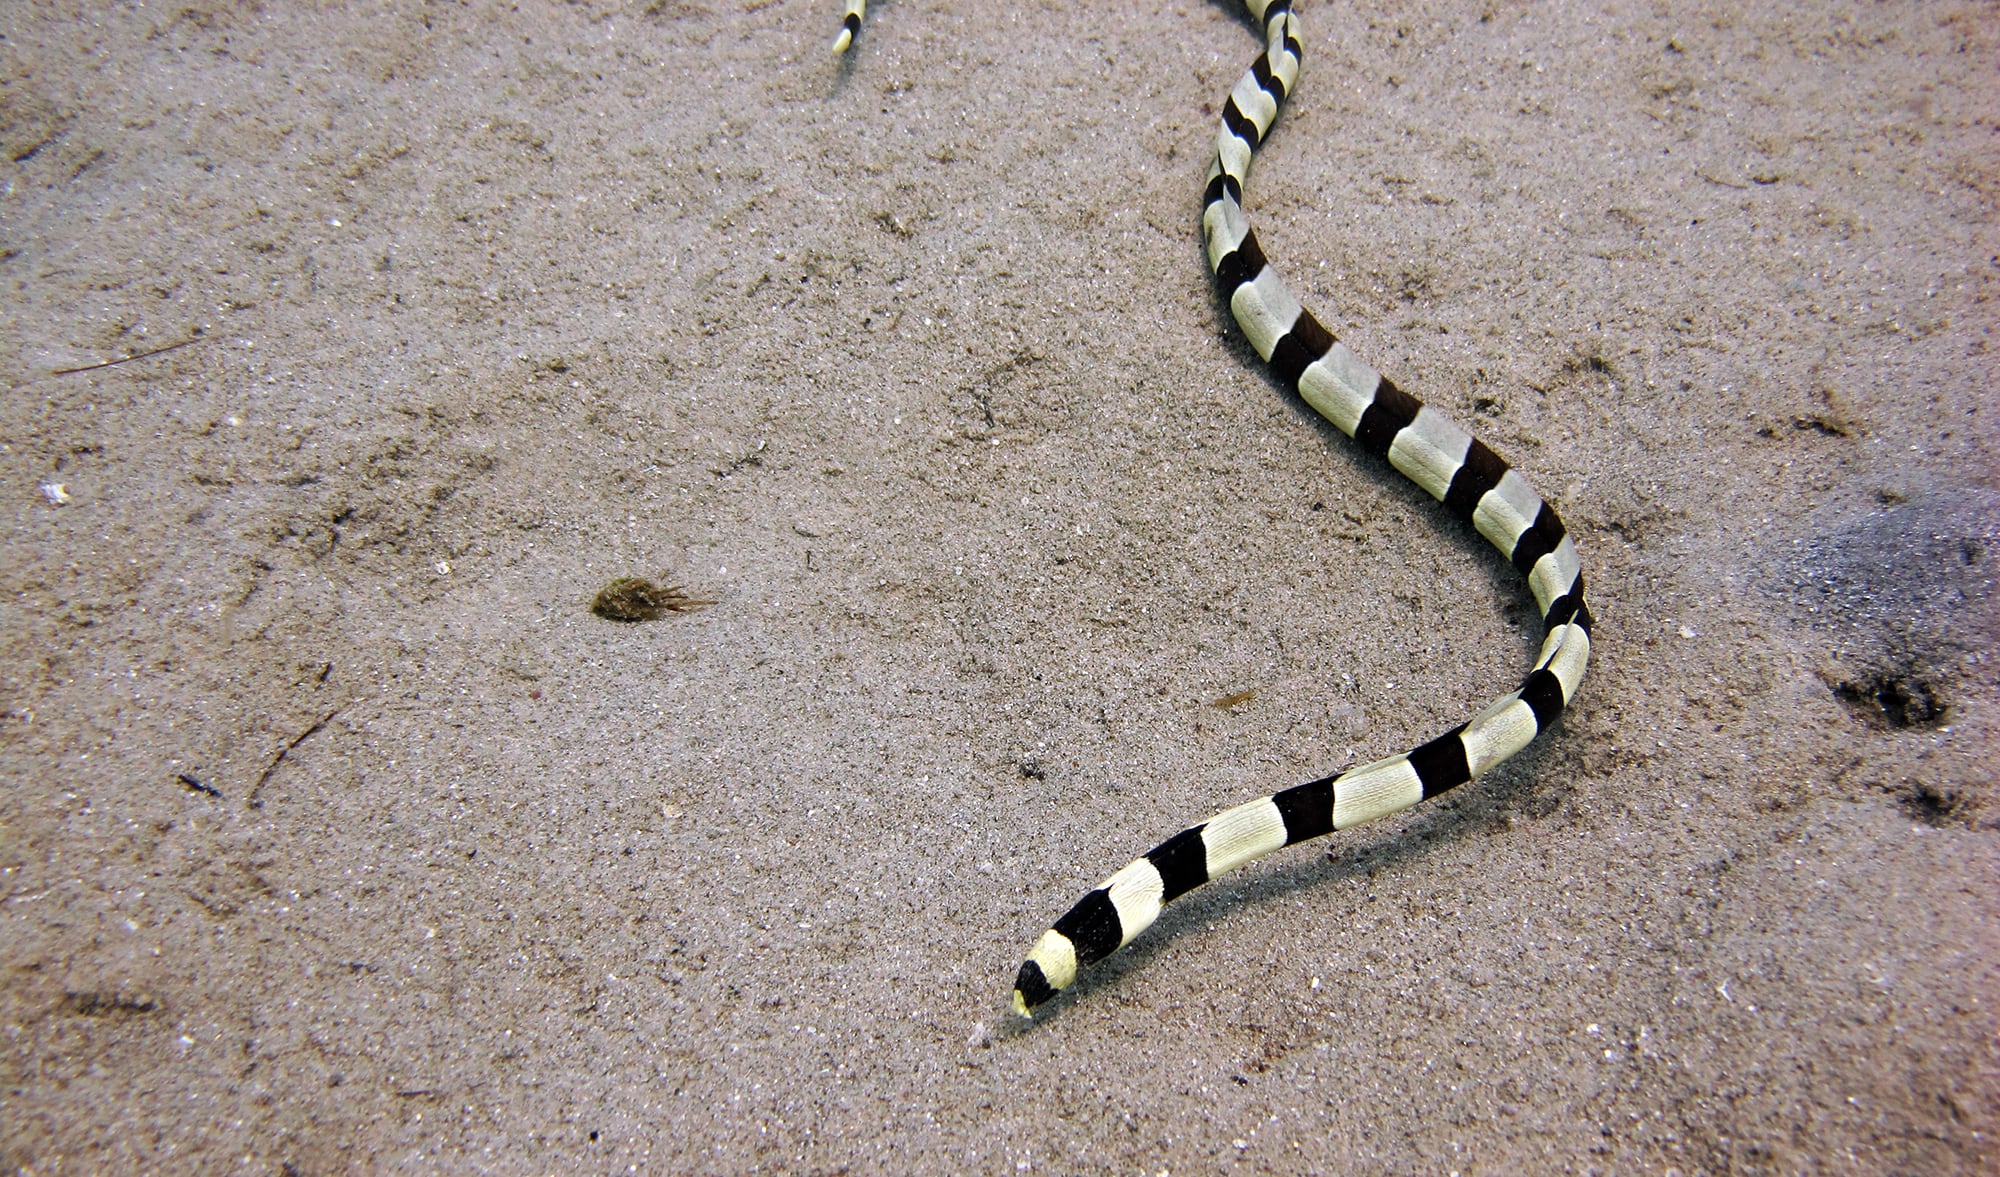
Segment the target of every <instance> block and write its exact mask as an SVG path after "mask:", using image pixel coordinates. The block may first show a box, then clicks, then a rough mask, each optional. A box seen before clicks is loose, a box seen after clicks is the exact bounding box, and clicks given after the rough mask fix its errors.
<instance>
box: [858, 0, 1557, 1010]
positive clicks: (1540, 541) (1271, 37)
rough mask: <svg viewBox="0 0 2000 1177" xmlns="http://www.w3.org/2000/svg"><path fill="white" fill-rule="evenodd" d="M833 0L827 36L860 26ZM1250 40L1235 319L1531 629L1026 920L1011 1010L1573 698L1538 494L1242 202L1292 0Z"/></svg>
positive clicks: (1288, 42) (1280, 63) (1269, 114)
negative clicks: (1515, 663) (1308, 279)
mask: <svg viewBox="0 0 2000 1177" xmlns="http://www.w3.org/2000/svg"><path fill="white" fill-rule="evenodd" d="M866 2H867V0H846V11H845V13H844V14H843V16H842V19H841V30H840V34H839V36H838V37H836V38H835V40H834V44H833V48H834V52H836V53H840V52H844V51H845V50H846V49H847V48H848V46H849V45H851V44H852V43H853V40H854V36H855V34H856V33H857V32H858V31H859V30H860V28H861V17H862V10H863V7H864V6H865V4H866ZM1244 5H1245V7H1247V8H1248V9H1249V10H1250V16H1251V18H1252V19H1253V20H1255V21H1257V22H1258V23H1259V24H1261V25H1262V26H1263V28H1264V35H1265V39H1266V42H1267V43H1266V47H1265V50H1264V52H1263V53H1262V54H1260V55H1259V56H1258V58H1257V60H1256V61H1254V62H1253V63H1251V66H1250V69H1249V72H1247V73H1245V74H1244V75H1243V76H1242V78H1240V79H1238V80H1237V83H1236V85H1235V87H1234V88H1233V89H1232V90H1230V92H1229V100H1228V101H1227V102H1225V103H1224V104H1223V107H1222V129H1221V131H1220V132H1219V133H1218V134H1217V135H1216V137H1215V163H1214V164H1213V166H1211V167H1210V168H1209V172H1208V192H1207V197H1206V200H1205V202H1204V206H1203V209H1202V214H1201V226H1202V238H1203V240H1204V242H1205V243H1206V244H1207V247H1208V261H1209V265H1210V266H1212V267H1213V268H1214V270H1215V280H1216V283H1217V284H1218V286H1219V288H1220V290H1221V292H1222V295H1223V297H1224V298H1226V299H1227V300H1228V302H1229V309H1230V311H1231V312H1232V313H1233V314H1234V315H1235V317H1236V323H1237V325H1238V326H1240V327H1241V328H1242V329H1243V333H1244V334H1245V335H1246V336H1248V337H1249V339H1250V346H1252V347H1254V348H1256V349H1257V354H1258V355H1259V356H1261V357H1263V359H1264V362H1265V363H1266V364H1267V365H1269V367H1270V370H1271V372H1272V374H1273V375H1275V376H1276V377H1277V378H1278V379H1279V380H1280V381H1281V382H1283V384H1284V386H1285V387H1286V388H1289V389H1292V390H1294V391H1296V392H1297V393H1298V395H1299V397H1300V398H1301V399H1302V400H1304V401H1305V402H1306V403H1307V404H1309V405H1311V406H1312V407H1313V409H1314V410H1315V411H1317V412H1318V413H1319V415H1320V416H1322V417H1325V418H1326V419H1327V420H1328V421H1331V422H1333V424H1334V425H1335V426H1337V427H1339V429H1340V431H1341V432H1342V433H1345V434H1347V435H1348V436H1349V437H1352V438H1353V439H1354V440H1355V441H1357V442H1359V443H1360V445H1361V448H1363V449H1365V450H1367V451H1368V452H1370V453H1372V454H1376V455H1378V456H1380V457H1384V458H1387V459H1388V461H1389V464H1390V465H1391V466H1394V467H1395V468H1396V469H1397V470H1399V471H1401V472H1402V473H1403V474H1404V475H1405V476H1407V477H1408V478H1409V479H1410V481H1412V482H1414V483H1416V484H1417V485H1418V486H1420V487H1422V488H1423V489H1424V490H1425V492H1426V493H1428V494H1429V495H1430V496H1431V497H1432V498H1434V499H1437V500H1438V501H1440V502H1442V503H1443V504H1444V507H1445V510H1446V511H1447V512H1449V513H1450V514H1451V515H1452V516H1454V517H1456V518H1458V519H1461V520H1464V521H1466V522H1469V523H1471V524H1472V526H1473V527H1474V528H1475V529H1477V530H1478V532H1479V534H1481V535H1483V536H1485V537H1486V539H1487V540H1488V541H1489V542H1490V543H1492V545H1493V546H1494V547H1496V548H1498V549H1500V552H1501V554H1502V555H1505V556H1506V557H1507V558H1508V559H1509V560H1510V561H1512V562H1513V565H1514V567H1516V568H1518V569H1520V570H1521V573H1522V574H1523V575H1525V576H1526V577H1527V578H1528V588H1529V590H1530V591H1531V592H1533V593H1534V596H1535V603H1536V605H1537V606H1539V607H1540V608H1541V611H1542V624H1543V625H1544V626H1545V627H1546V631H1547V632H1546V636H1545V637H1544V638H1543V639H1542V649H1541V654H1540V656H1539V657H1537V658H1536V659H1535V665H1534V669H1533V670H1532V671H1530V672H1529V674H1528V677H1527V678H1526V679H1525V680H1523V681H1522V683H1521V686H1520V689H1518V690H1516V691H1514V692H1513V693H1511V694H1508V695H1505V696H1502V697H1501V698H1499V699H1497V700H1495V701H1494V702H1493V703H1492V704H1490V705H1489V706H1488V707H1487V708H1486V709H1485V710H1483V711H1481V712H1480V713H1479V714H1478V715H1475V716H1473V717H1472V718H1471V719H1470V720H1468V721H1466V722H1465V723H1463V724H1460V725H1459V726H1458V727H1455V728H1453V729H1452V730H1450V731H1448V732H1446V733H1444V734H1443V735H1441V736H1439V737H1438V738H1436V739H1434V740H1431V741H1430V742H1429V743H1426V744H1422V745H1420V746H1418V747H1416V748H1413V749H1411V750H1410V751H1408V752H1404V753H1402V754H1401V755H1398V756H1391V757H1389V758H1388V759H1387V760H1377V761H1375V762H1374V763H1373V764H1364V765H1362V766H1361V767H1359V768H1351V769H1348V770H1347V771H1346V772H1343V773H1338V774H1336V775H1334V776H1330V777H1323V778H1321V779H1320V780H1316V781H1309V782H1307V783H1305V784H1303V785H1299V786H1296V787H1294V788H1290V789H1286V790H1284V791H1283V792H1281V793H1275V794H1272V795H1271V796H1269V797H1260V798H1258V799H1257V800H1255V801H1251V802H1248V803H1246V804H1243V805H1238V806H1237V807H1236V808H1234V809H1228V810H1224V811H1223V812H1221V813H1218V814H1216V815H1215V816H1214V817H1211V818H1209V819H1208V820H1207V821H1205V822H1202V823H1200V824H1199V825H1195V826H1190V827H1189V828H1187V829H1185V830H1182V831H1181V832H1180V833H1178V834H1175V835H1174V836H1173V837H1171V838H1168V839H1167V840H1166V841H1164V842H1162V843H1160V844H1159V845H1158V846H1155V847H1153V848H1152V849H1151V850H1148V851H1147V852H1146V853H1145V854H1144V855H1143V856H1141V857H1139V858H1138V859H1136V860H1134V861H1133V862H1131V863H1130V864H1129V865H1127V866H1126V867H1125V868H1124V869H1123V870H1121V871H1119V872H1118V873H1116V874H1114V875H1112V876H1111V877H1110V878H1108V879H1106V880H1104V882H1103V883H1101V884H1099V885H1098V887H1097V888H1096V889H1095V890H1093V891H1091V892H1090V893H1089V894H1088V895H1085V896H1084V897H1083V898H1082V899H1081V900H1079V901H1078V902H1077V904H1076V906H1074V907H1072V908H1070V909H1069V912H1068V913H1067V914H1065V915H1064V916H1063V917H1062V918H1061V919H1059V920H1057V921H1056V922H1055V926H1053V927H1051V928H1050V929H1049V930H1048V931H1046V932H1043V933H1042V937H1041V939H1040V940H1037V941H1036V942H1035V946H1034V947H1033V948H1032V949H1030V950H1029V951H1028V959H1027V960H1026V961H1024V962H1022V964H1021V971H1020V973H1019V974H1018V975H1017V976H1016V977H1015V979H1014V1009H1015V1011H1016V1012H1017V1013H1019V1014H1021V1015H1022V1016H1024V1017H1026V1016H1029V1011H1030V1010H1031V1009H1033V1008H1034V1007H1035V1006H1037V1005H1040V1004H1041V1003H1043V1002H1045V1001H1047V1000H1049V999H1050V998H1051V997H1054V996H1055V995H1056V994H1057V993H1058V992H1059V991H1061V990H1062V989H1064V988H1066V987H1067V986H1068V985H1069V984H1070V983H1071V982H1072V981H1074V980H1075V979H1076V973H1077V969H1079V968H1081V967H1082V966H1084V965H1087V964H1091V963H1093V962H1095V961H1099V960H1102V959H1103V958H1105V957H1107V956H1109V955H1111V954H1112V953H1113V952H1116V951H1117V950H1118V949H1120V948H1122V947H1124V946H1125V945H1126V944H1128V943H1130V942H1131V940H1132V938H1133V937H1135V936H1137V935H1138V934H1139V933H1141V932H1143V931H1145V930H1146V928H1148V927H1149V926H1151V924H1152V922H1153V921H1154V919H1156V918H1158V916H1159V914H1160V908H1161V907H1162V906H1163V905H1164V904H1166V903H1167V902H1169V901H1170V900H1173V899H1177V898H1179V897H1180V896H1182V895H1185V894H1187V893H1188V892H1189V891H1192V890H1194V889H1195V888H1196V887H1199V886H1201V885H1202V884H1203V883H1206V882H1208V881H1209V880H1210V879H1214V878H1218V877H1220V876H1221V875H1222V874H1224V873H1225V872H1228V871H1232V870H1235V869H1236V868H1237V867H1239V866H1242V865H1244V864H1245V863H1247V862H1251V861H1253V860H1255V859H1257V858H1261V857H1263V856H1264V855H1266V854H1269V853H1270V852H1271V851H1273V850H1276V849H1279V848H1280V847H1283V846H1290V845H1292V844H1293V843H1295V842H1303V841H1305V840H1307V839H1308V838H1317V837H1319V836H1320V835H1322V834H1328V833H1331V832H1333V831H1334V830H1344V829H1347V828H1348V827H1349V826H1356V825H1360V824H1361V823H1362V822H1365V821H1372V820H1373V819H1375V818H1378V817H1384V816H1387V815H1388V814H1391V813H1396V812H1398V811H1400V810H1403V809H1407V808H1409V807H1410V806H1412V805H1415V804H1416V803H1417V802H1419V801H1422V800H1425V799H1427V798H1430V797H1435V796H1437V795H1438V794H1439V793H1442V792H1444V791H1445V790H1447V789H1450V788H1453V787H1455V786H1458V785H1462V784H1464V783H1465V782H1467V781H1469V780H1471V779H1472V778H1473V777H1476V776H1478V775H1479V774H1480V773H1482V772H1485V771H1486V770H1487V769H1489V768H1492V767H1493V766H1494V765H1496V764H1499V763H1500V762H1501V761H1503V760H1505V759H1507V758H1508V757H1509V756H1512V755H1513V754H1514V753H1516V752H1519V751H1520V750H1521V749H1522V748H1524V747H1526V746H1527V745H1528V742H1529V741H1531V740H1533V739H1534V738H1535V737H1536V736H1537V735H1538V734H1540V733H1541V732H1542V731H1543V730H1545V729H1546V728H1548V726H1549V725H1550V724H1551V723H1554V722H1555V719H1556V717H1557V716H1558V715H1560V714H1561V713H1562V709H1563V707H1564V706H1565V705H1566V704H1567V703H1568V702H1569V701H1570V700H1571V699H1572V698H1574V697H1575V696H1576V692H1577V688H1578V686H1580V685H1581V684H1582V682H1583V671H1584V665H1585V664H1586V663H1587V662H1588V661H1589V660H1590V626H1591V617H1590V609H1589V607H1588V606H1587V605H1585V604H1584V600H1583V571H1582V568H1581V567H1580V566H1579V563H1578V560H1577V553H1576V544H1575V542H1574V541H1573V540H1571V539H1570V537H1569V536H1568V535H1567V534H1566V533H1565V532H1564V530H1563V525H1562V520H1560V519H1558V518H1557V517H1556V513H1555V509H1554V508H1552V507H1550V506H1549V505H1548V503H1546V502H1544V501H1543V500H1542V497H1541V496H1540V495H1539V494H1537V493H1535V490H1534V488H1533V487H1531V486H1529V485H1528V482H1527V480H1526V479H1524V478H1522V477H1521V476H1520V475H1519V474H1518V473H1516V472H1515V471H1513V470H1511V469H1509V468H1508V466H1507V463H1506V462H1505V461H1503V460H1501V458H1500V456H1499V455H1497V454H1495V453H1494V452H1493V451H1492V450H1490V449H1488V448H1487V447H1486V445H1485V444H1484V443H1483V442H1481V441H1480V440H1479V439H1478V438H1475V437H1473V436H1472V435H1471V434H1470V433H1467V432H1466V431H1465V430H1463V429H1461V428H1459V427H1458V426H1457V425H1455V424H1453V423H1452V422H1451V421H1449V420H1447V419H1446V418H1445V417H1444V416H1443V415H1442V414H1440V413H1439V412H1438V411H1437V410H1435V409H1432V408H1429V407H1427V406H1425V405H1424V404H1423V402H1421V401H1419V400H1418V399H1417V398H1416V397H1413V396H1411V395H1410V394H1409V393H1407V392H1404V391H1403V390H1402V389H1400V388H1398V387H1396V385H1395V384H1393V383H1391V382H1390V380H1389V379H1388V378H1387V377H1385V376H1382V375H1381V374H1379V373H1377V372H1376V371H1375V370H1374V369H1373V368H1370V367H1369V366H1368V365H1367V364H1365V363H1363V362H1362V361H1361V360H1360V359H1358V358H1357V357H1356V356H1355V355H1354V353H1353V352H1351V351H1349V350H1348V349H1347V345H1346V344H1343V343H1341V342H1339V341H1337V340H1336V339H1335V338H1334V337H1333V333H1332V332H1331V331H1328V330H1327V329H1326V328H1325V327H1324V326H1322V325H1321V323H1320V321H1319V320H1318V319H1316V318H1314V317H1313V316H1312V314H1311V312H1309V311H1307V310H1305V309H1304V308H1303V307H1301V306H1300V305H1299V301H1298V299H1297V298H1295V297H1293V296H1292V292H1291V291H1290V290H1288V289H1286V288H1285V282H1284V279H1282V278H1280V277H1279V276H1278V271H1277V270H1275V269H1273V268H1272V267H1271V265H1270V263H1269V262H1267V261H1266V260H1265V258H1264V251H1263V249H1261V248H1260V247H1259V246H1258V244H1257V237H1256V235H1255V234H1254V233H1252V232H1251V231H1250V223H1249V221H1248V220H1247V219H1245V217H1244V215H1243V181H1244V179H1245V177H1247V176H1248V175H1249V172H1250V160H1251V157H1252V156H1253V155H1254V154H1255V153H1256V151H1257V146H1258V144H1259V143H1261V142H1263V139H1264V136H1265V135H1267V134H1269V133H1270V130H1271V124H1272V123H1274V122H1276V121H1277V118H1278V111H1279V109H1280V108H1281V107H1283V106H1284V104H1285V96H1286V95H1287V94H1289V93H1291V91H1292V88H1293V87H1294V86H1295V85H1296V84H1297V82H1298V77H1299V20H1298V17H1297V16H1296V15H1294V14H1293V12H1292V0H1244Z"/></svg>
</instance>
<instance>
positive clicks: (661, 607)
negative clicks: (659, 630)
mask: <svg viewBox="0 0 2000 1177" xmlns="http://www.w3.org/2000/svg"><path fill="white" fill-rule="evenodd" d="M713 604H715V602H714V601H703V600H697V599H696V598H694V597H690V596H688V595H687V594H686V593H683V592H682V591H681V589H680V586H679V585H668V586H666V587H664V588H662V587H661V586H659V585H657V584H654V583H653V582H652V581H650V580H647V579H646V578H645V577H643V576H621V577H619V578H618V579H617V580H614V581H612V582H611V583H610V584H607V585H605V586H604V587H603V588H602V589H599V590H598V593H597V596H595V597H593V598H591V602H590V611H591V612H592V613H595V614H597V615H598V616H599V617H602V618H604V619H605V620H606V621H657V620H659V619H660V618H662V617H664V616H666V615H667V614H669V613H687V612H690V611H692V610H695V609H699V608H701V607H702V606H703V605H713Z"/></svg>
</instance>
